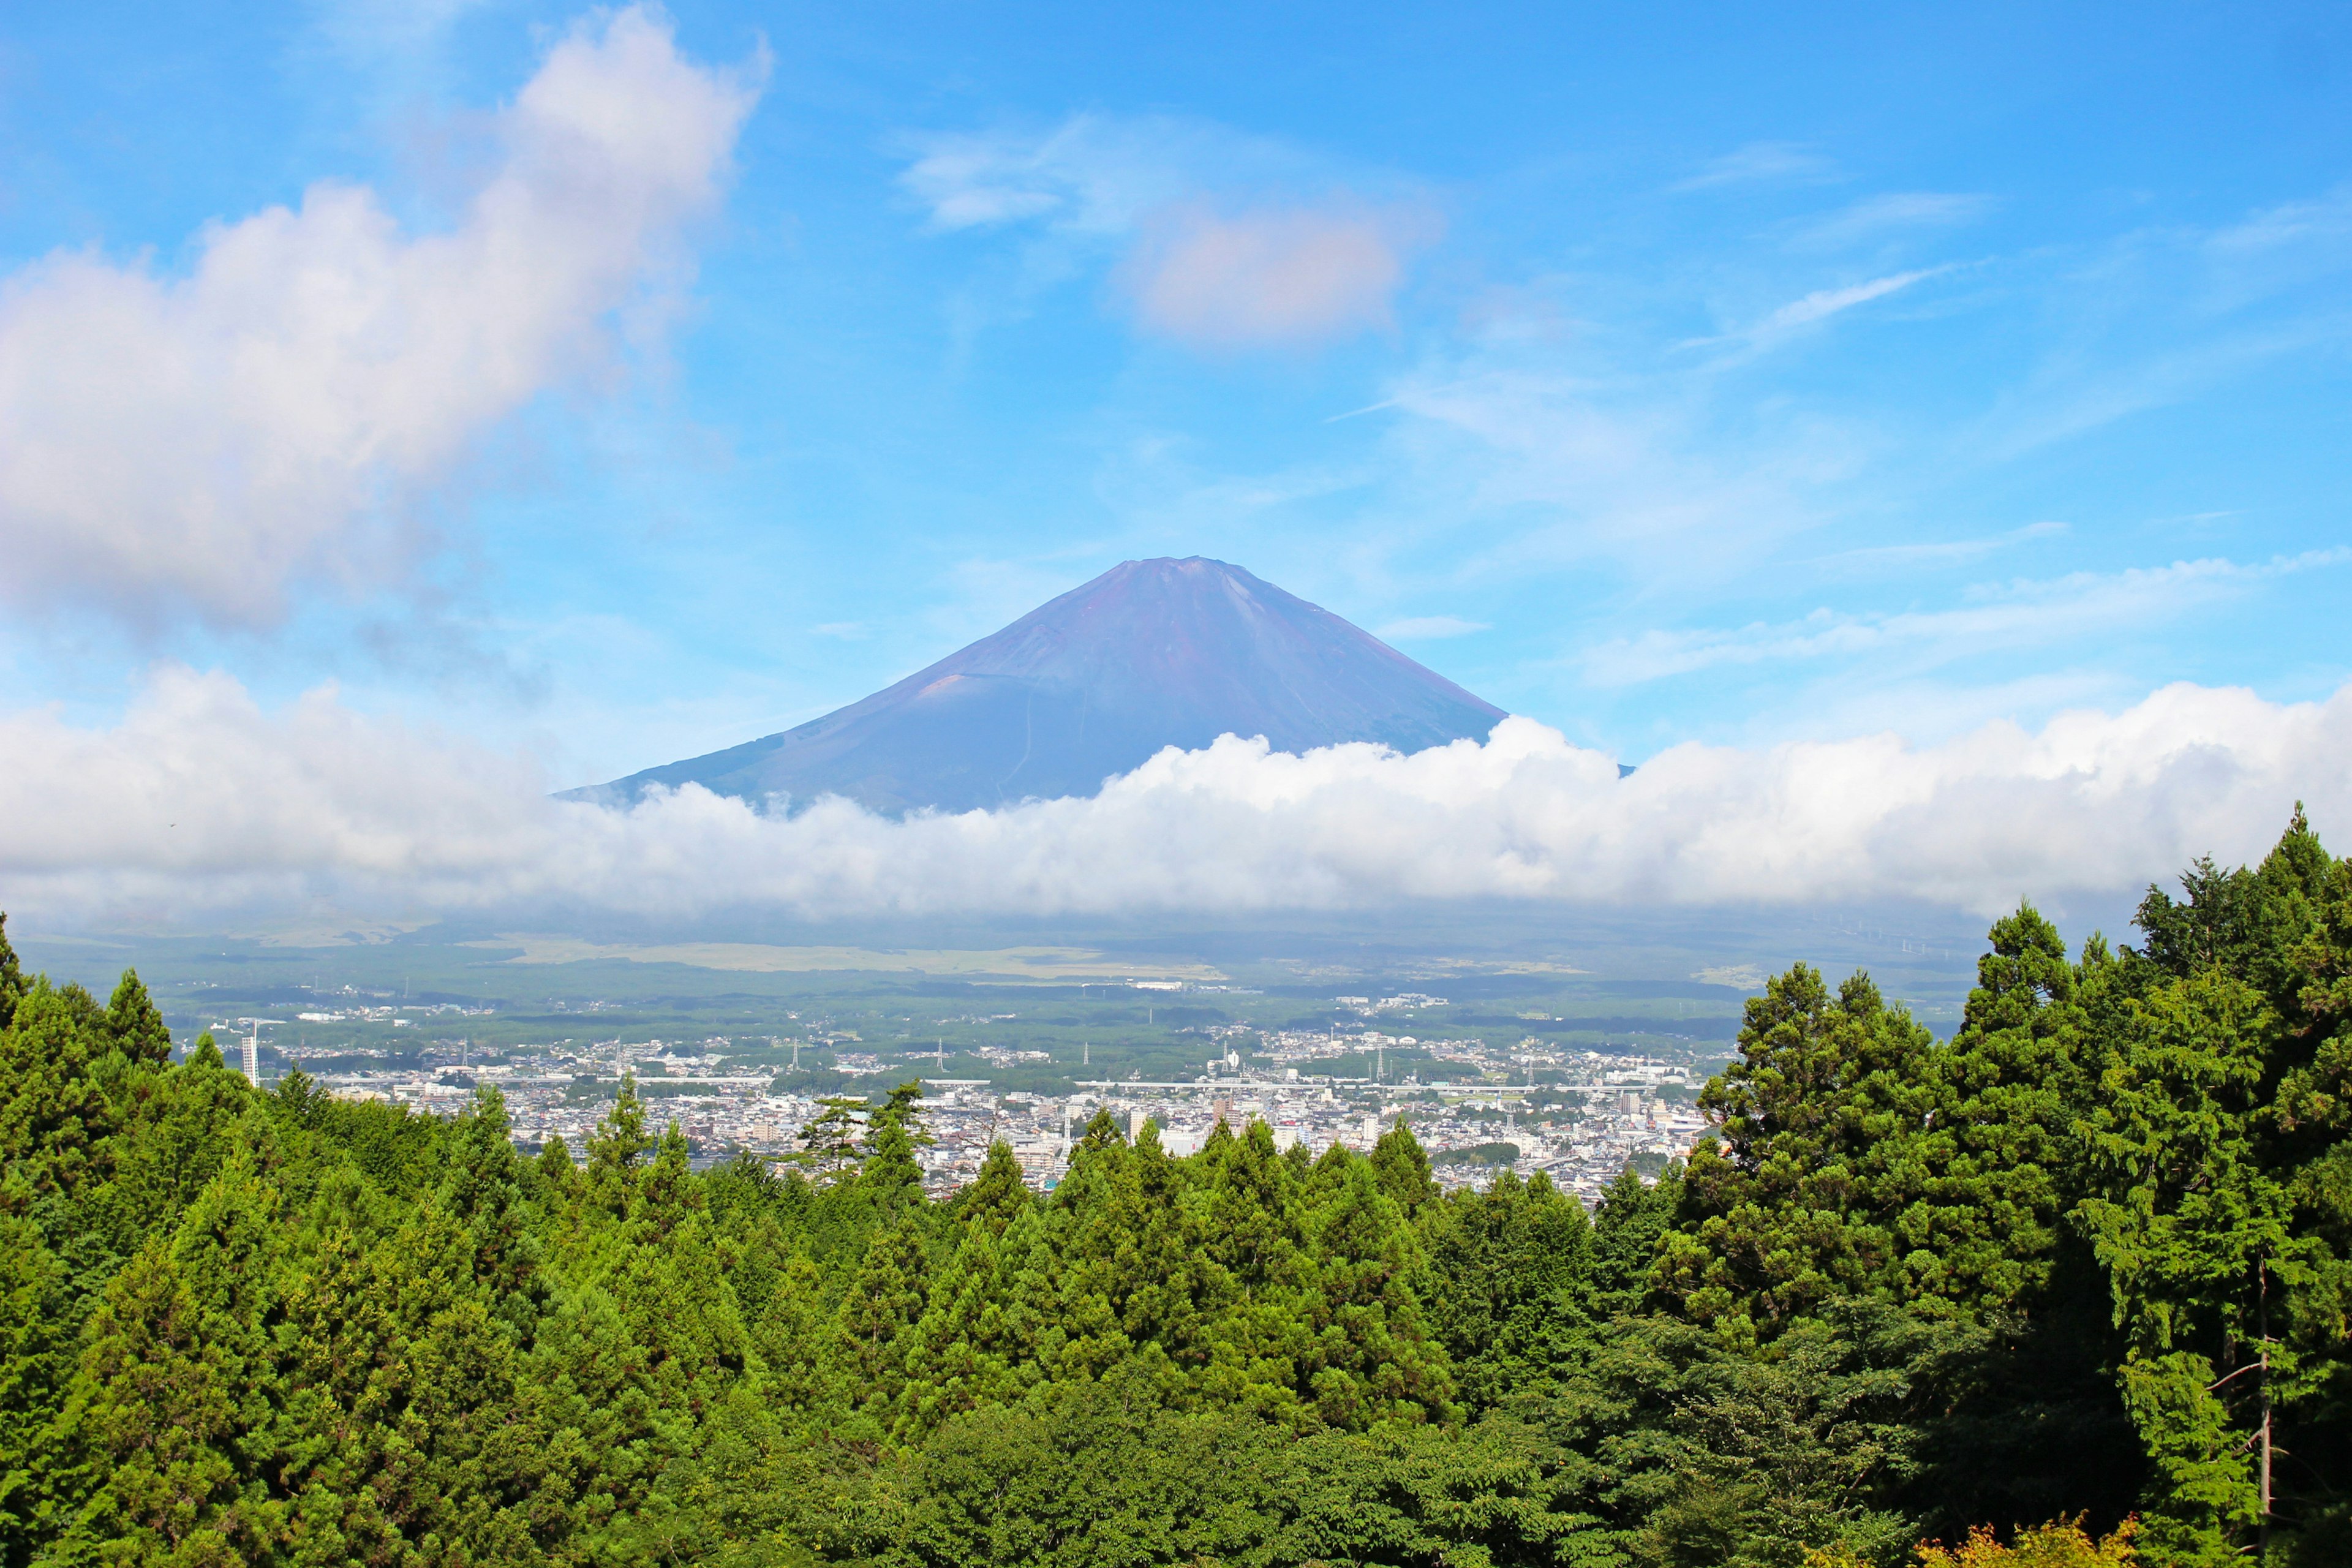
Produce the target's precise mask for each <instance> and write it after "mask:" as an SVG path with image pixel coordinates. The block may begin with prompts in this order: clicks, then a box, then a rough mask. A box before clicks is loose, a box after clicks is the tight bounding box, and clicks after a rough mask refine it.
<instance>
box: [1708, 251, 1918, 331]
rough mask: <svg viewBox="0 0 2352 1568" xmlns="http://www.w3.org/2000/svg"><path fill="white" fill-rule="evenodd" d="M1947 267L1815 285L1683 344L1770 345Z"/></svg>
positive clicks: (1909, 285) (1905, 287) (1880, 298)
mask: <svg viewBox="0 0 2352 1568" xmlns="http://www.w3.org/2000/svg"><path fill="white" fill-rule="evenodd" d="M1950 270H1951V268H1949V267H1923V268H1917V269H1916V270H1915V271H1910V272H1897V273H1895V274H1892V275H1891V276H1888V277H1885V278H1873V279H1868V280H1867V281H1865V282H1861V283H1850V284H1848V285H1846V286H1845V287H1843V288H1842V289H1814V290H1813V291H1812V292H1811V293H1810V294H1807V295H1805V296H1804V297H1803V298H1801V299H1797V300H1790V301H1789V302H1788V303H1787V304H1785V305H1783V306H1781V307H1780V309H1778V310H1774V311H1772V312H1771V313H1770V314H1769V315H1767V316H1765V317H1763V318H1762V319H1761V320H1760V321H1755V322H1753V323H1751V324H1749V325H1748V326H1746V327H1742V328H1740V329H1738V331H1732V332H1727V333H1725V334H1724V335H1723V336H1721V337H1714V338H1693V339H1690V340H1689V341H1687V342H1685V343H1684V344H1682V345H1681V346H1683V347H1685V348H1702V347H1706V346H1707V345H1709V344H1713V343H1727V342H1736V343H1742V344H1745V345H1747V346H1748V347H1749V348H1759V349H1760V348H1769V347H1771V346H1772V345H1774V344H1776V343H1780V342H1786V341H1787V340H1788V339H1790V338H1792V337H1795V336H1796V335H1797V334H1798V333H1800V332H1801V331H1804V330H1805V329H1806V328H1808V327H1813V326H1818V325H1820V324H1821V323H1822V322H1823V321H1828V320H1829V319H1830V318H1831V317H1832V316H1835V315H1840V314H1843V312H1845V311H1847V310H1853V308H1854V307H1855V306H1856V305H1866V304H1868V303H1870V301H1872V300H1883V299H1885V297H1886V296H1887V295H1889V294H1893V293H1895V292H1897V291H1898V290H1901V289H1908V288H1909V287H1911V285H1912V284H1914V283H1916V282H1919V281H1920V280H1921V279H1927V278H1933V277H1935V276H1936V275H1937V273H1940V272H1948V271H1950Z"/></svg>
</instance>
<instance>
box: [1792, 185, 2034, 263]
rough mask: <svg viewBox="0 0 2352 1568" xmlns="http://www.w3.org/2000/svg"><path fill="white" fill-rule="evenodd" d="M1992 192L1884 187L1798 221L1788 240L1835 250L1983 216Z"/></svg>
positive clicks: (1816, 248)
mask: <svg viewBox="0 0 2352 1568" xmlns="http://www.w3.org/2000/svg"><path fill="white" fill-rule="evenodd" d="M1992 205H1993V202H1992V198H1991V197H1990V196H1985V195H1971V194H1969V193H1965V192H1958V191H1887V192H1884V193H1882V194H1880V195H1874V196H1865V197H1864V198H1863V199H1862V200H1860V201H1858V202H1854V203H1853V204H1851V205H1847V206H1844V207H1842V208H1840V209H1839V210H1838V211H1836V212H1833V213H1831V214H1829V215H1828V216H1825V217H1816V218H1809V219H1806V220H1804V221H1803V222H1801V224H1799V225H1798V226H1797V229H1796V232H1795V234H1794V235H1793V237H1792V238H1791V243H1792V244H1794V245H1796V246H1798V247H1801V248H1805V249H1811V250H1835V249H1841V248H1843V247H1846V246H1850V245H1855V244H1859V243H1861V242H1864V241H1869V240H1878V239H1882V238H1885V237H1887V236H1889V235H1893V234H1898V233H1903V232H1906V231H1909V230H1915V229H1924V228H1946V227H1950V226H1954V225H1957V224H1962V223H1967V222H1969V221H1971V220H1972V219H1975V218H1978V217H1981V216H1984V214H1985V213H1987V212H1989V211H1990V210H1991V208H1992Z"/></svg>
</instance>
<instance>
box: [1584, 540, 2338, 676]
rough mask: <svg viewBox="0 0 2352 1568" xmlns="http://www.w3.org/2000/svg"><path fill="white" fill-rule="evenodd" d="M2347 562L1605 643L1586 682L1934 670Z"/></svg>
mask: <svg viewBox="0 0 2352 1568" xmlns="http://www.w3.org/2000/svg"><path fill="white" fill-rule="evenodd" d="M2347 562H2352V548H2343V547H2338V548H2336V549H2333V550H2313V551H2305V552H2304V553H2302V554H2300V555H2292V556H2281V557H2279V558H2277V559H2275V560H2273V561H2269V562H2264V563H2260V564H2257V565H2252V566H2248V565H2241V564H2239V563H2236V562H2232V561H2223V560H2215V559H2208V560H2203V561H2176V562H2174V563H2172V564H2171V565H2169V566H2154V567H2139V566H2135V567H2131V568H2128V569H2126V570H2125V571H2122V572H2074V573H2069V574H2066V575H2065V576H2063V577H2055V578H2051V579H2048V580H2045V581H2039V582H2036V581H2030V580H2022V579H2021V580H2019V581H2016V582H2012V583H2007V584H1993V585H1990V586H1987V587H1983V588H1979V589H1978V590H1976V591H1975V592H1974V593H1973V594H1972V595H1970V597H1971V599H1972V600H1973V601H1974V602H1972V603H1970V604H1967V605H1961V606H1959V607H1958V608H1954V609H1948V610H1919V611H1906V612H1904V613H1901V614H1897V615H1844V614H1838V613H1834V612H1832V611H1829V610H1816V611H1814V612H1813V613H1812V614H1811V615H1810V616H1805V617H1804V618H1803V619H1801V620H1798V621H1793V622H1784V623H1781V624H1780V625H1777V626H1770V625H1756V626H1741V627H1738V628H1721V629H1706V630H1697V631H1649V632H1644V633H1643V634H1642V635H1641V636H1640V637H1621V638H1617V639H1615V640H1612V641H1611V642H1608V643H1604V644H1602V645H1601V647H1597V648H1594V649H1593V650H1592V651H1591V652H1590V653H1589V654H1587V655H1585V657H1584V660H1583V664H1584V669H1585V675H1586V679H1589V680H1591V682H1592V683H1593V684H1595V685H1600V686H1623V685H1632V684H1635V683H1637V682H1641V681H1645V680H1656V679H1663V678H1664V677H1667V676H1674V675H1687V674H1689V673H1691V672H1692V671H1694V670H1700V669H1706V668H1714V667H1717V666H1721V665H1753V664H1765V663H1771V662H1776V661H1782V660H1796V659H1811V658H1832V657H1835V658H1859V657H1862V656H1865V655H1869V656H1874V657H1881V658H1883V657H1885V656H1886V655H1887V654H1889V653H1892V652H1895V651H1897V650H1906V649H1907V650H1911V651H1912V652H1913V654H1914V656H1915V657H1916V654H1917V651H1918V650H1922V649H1925V650H1929V653H1928V657H1927V662H1933V659H1934V658H1937V657H1948V656H1950V655H1953V654H1958V653H1966V654H1969V655H1971V656H1973V655H1976V654H1980V653H1983V652H1985V651H1986V650H1987V649H1989V648H1992V647H2017V646H2021V645H2022V646H2029V647H2030V646H2036V645H2041V644H2045V643H2050V642H2055V641H2059V640H2062V639H2064V638H2071V637H2081V636H2084V635H2086V634H2092V633H2097V632H2101V631H2104V630H2106V629H2109V628H2112V627H2116V626H2132V625H2150V624H2156V623H2158V622H2160V621H2162V620H2163V619H2164V618H2165V617H2167V616H2175V615H2179V613H2181V612H2182V611H2184V610H2186V609H2189V608H2190V607H2192V606H2194V605H2200V604H2206V603H2210V602H2212V601H2214V600H2217V599H2221V598H2227V597H2231V596H2234V595H2237V594H2239V593H2241V592H2242V591H2243V590H2245V589H2246V588H2248V587H2250V586H2252V584H2256V583H2259V582H2263V581H2264V580H2267V579H2270V578H2273V577H2281V576H2285V575H2288V574H2293V573H2296V572H2304V571H2308V570H2311V569H2313V568H2315V567H2324V566H2339V565H2342V564H2344V563H2347Z"/></svg>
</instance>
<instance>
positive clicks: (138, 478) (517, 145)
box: [0, 7, 757, 626]
mask: <svg viewBox="0 0 2352 1568" xmlns="http://www.w3.org/2000/svg"><path fill="white" fill-rule="evenodd" d="M756 97H757V87H756V83H755V82H754V81H753V80H751V79H750V78H749V77H747V76H745V75H742V74H740V73H730V72H727V71H720V70H712V69H708V68H701V67H698V66H696V65H694V64H693V63H691V62H689V61H688V60H687V59H686V58H683V57H682V56H681V55H680V54H679V53H678V51H677V47H676V44H675V41H674V39H673V37H672V36H671V32H670V28H669V26H668V24H667V22H666V21H665V20H663V19H662V18H661V17H660V16H658V15H656V14H655V13H652V12H649V11H647V10H646V9H644V8H642V7H632V8H630V9H627V10H623V11H620V12H618V13H615V14H611V15H608V16H604V17H602V18H601V19H600V20H598V21H596V22H594V23H592V24H585V25H583V26H580V27H578V28H575V29H574V30H573V31H572V32H571V33H569V34H567V35H565V36H564V37H562V39H561V40H560V41H559V42H558V43H557V44H556V45H555V47H553V48H552V49H551V51H550V52H549V54H548V56H547V58H546V60H545V61H544V63H543V64H542V65H541V67H540V69H539V71H538V73H537V74H536V75H535V76H533V77H532V78H531V79H530V81H529V82H528V83H527V84H526V85H525V86H524V87H523V89H522V90H521V92H520V94H519V95H518V96H517V98H516V99H515V100H514V102H513V103H512V104H511V105H510V106H509V107H508V108H506V109H505V110H502V111H500V113H499V116H498V117H497V120H496V121H495V134H496V140H497V143H498V146H499V159H498V161H497V163H496V164H495V165H494V166H493V167H492V168H491V170H490V171H489V173H488V176H487V177H486V178H485V179H484V181H483V182H482V184H480V186H479V188H478V189H477V190H476V191H475V192H474V193H473V195H472V196H471V198H470V200H469V201H468V203H467V205H466V206H465V208H464V210H463V212H462V213H461V214H460V215H459V216H458V218H457V222H456V223H455V225H454V226H452V227H450V228H449V229H447V230H446V231H445V232H438V233H428V234H409V233H406V232H404V230H403V228H402V226H401V225H400V224H399V222H398V221H396V220H395V219H394V217H393V216H392V215H391V214H390V213H389V212H387V211H386V210H385V208H384V205H383V203H382V202H381V201H380V200H379V199H378V197H377V195H376V194H375V193H374V192H373V191H372V190H370V189H368V188H366V187H364V186H360V185H352V184H341V183H338V182H334V181H323V182H321V183H320V184H314V185H312V186H311V187H310V189H309V190H308V191H306V192H305V193H304V194H303V196H302V200H301V203H300V205H299V206H296V207H291V208H288V207H272V208H270V209H268V210H267V211H265V212H260V213H257V214H254V215H253V216H248V217H245V218H242V219H239V220H237V221H235V222H224V223H219V224H215V225H213V226H209V227H207V228H206V229H205V231H204V232H203V233H202V234H201V235H200V236H198V237H197V239H196V243H195V249H196V252H197V255H196V258H195V260H194V265H193V266H192V268H190V269H189V271H188V272H187V274H186V275H185V276H184V277H174V276H170V275H167V274H164V273H161V272H159V271H157V270H156V269H155V268H153V267H152V265H151V263H150V262H149V261H148V260H147V259H145V258H139V259H134V260H131V261H125V262H116V261H112V260H110V259H108V258H105V257H103V256H100V255H98V254H96V253H95V252H92V251H87V250H78V251H60V252H58V253H57V254H55V255H52V256H49V257H47V258H43V259H41V260H38V261H36V262H33V263H31V264H29V265H27V266H26V267H24V268H21V269H19V270H18V271H17V272H16V273H15V274H14V275H13V276H10V277H8V278H6V279H0V553H4V554H5V557H6V559H7V561H8V570H7V572H6V573H5V575H0V592H5V593H9V594H11V595H15V596H17V597H20V598H22V599H23V600H25V601H26V602H28V603H36V604H38V603H47V602H51V601H53V600H55V599H58V598H67V599H74V600H80V601H85V602H92V603H96V604H98V605H100V606H102V607H105V608H108V609H111V610H115V611H118V612H120V613H121V614H123V615H125V616H129V617H131V618H132V619H133V620H134V621H137V622H140V623H142V624H143V623H148V622H152V620H154V619H155V618H158V617H163V618H177V617H179V616H195V617H197V618H200V619H203V620H206V621H209V622H212V623H214V624H217V625H241V626H251V625H266V624H268V623H269V622H271V621H273V620H275V619H276V618H278V616H280V615H282V613H283V609H284V605H285V602H286V595H287V592H288V589H289V585H290V584H293V583H295V582H297V581H300V580H305V579H318V580H325V581H331V582H332V581H341V583H343V584H346V585H349V586H352V587H354V588H364V587H373V586H377V585H380V584H382V583H383V582H385V581H387V580H390V579H392V578H394V577H396V576H397V574H398V573H399V572H400V571H401V570H402V569H403V567H404V565H405V563H407V561H408V560H409V559H410V558H411V556H412V554H413V552H414V550H415V543H416V541H415V537H414V535H413V532H412V531H411V530H410V528H409V527H408V526H407V524H408V522H409V521H410V519H411V517H412V516H413V509H414V506H415V502H416V500H417V499H418V498H419V497H420V496H422V495H423V494H424V493H425V492H426V491H427V490H428V489H430V488H431V487H432V486H434V485H435V484H436V483H438V482H440V481H442V480H443V479H446V478H447V477H448V475H449V474H450V472H451V470H452V469H453V468H454V467H455V466H456V465H457V464H458V463H459V462H460V461H461V460H462V459H463V458H465V457H466V456H467V453H468V452H469V451H470V450H472V449H473V447H475V445H476V444H477V443H478V441H479V439H480V438H481V437H483V436H484V435H485V434H486V433H487V432H488V430H489V429H491V428H492V427H493V426H496V425H497V424H498V423H499V421H500V420H502V419H505V418H506V417H508V416H510V415H512V414H514V413H515V412H516V411H517V410H519V409H520V408H522V407H523V406H524V405H527V404H528V403H530V401H531V400H532V399H533V398H534V397H537V396H539V395H541V394H542V393H545V392H547V391H548V390H550V389H551V388H554V387H558V386H562V385H565V384H572V383H577V382H579V381H581V380H582V379H583V378H591V379H593V377H594V376H596V375H597V374H599V373H600V372H601V371H602V370H603V368H604V366H605V365H607V364H608V363H610V362H611V358H612V345H613V342H614V335H613V326H614V320H615V316H616V313H631V314H634V315H635V317H636V318H637V319H639V320H642V321H646V322H648V323H650V322H652V321H656V320H657V319H658V317H659V315H660V311H659V310H657V309H652V307H654V306H656V305H657V304H658V302H659V300H660V299H661V298H662V296H663V295H664V294H665V293H666V292H667V291H668V290H670V289H674V288H675V286H676V285H677V283H678V282H679V280H680V279H682V278H683V276H684V272H685V261H686V258H685V255H684V252H683V249H682V246H681V233H682V226H684V225H685V224H687V223H688V220H690V219H692V218H693V217H695V216H697V215H698V214H700V213H703V212H705V211H707V210H709V208H710V207H711V206H712V205H714V204H715V202H716V201H717V199H718V195H719V187H720V185H721V184H722V182H723V180H724V178H725V175H726V174H727V170H728V165H729V161H730V156H731V153H732V150H733V148H734V145H735V141H736V136H737V133H738V132H739V131H740V128H741V126H742V123H743V120H744V117H745V116H746V115H747V114H748V113H749V112H750V110H751V105H752V102H753V100H754V99H755V98H756Z"/></svg>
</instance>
